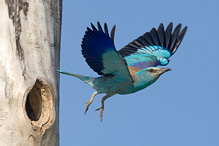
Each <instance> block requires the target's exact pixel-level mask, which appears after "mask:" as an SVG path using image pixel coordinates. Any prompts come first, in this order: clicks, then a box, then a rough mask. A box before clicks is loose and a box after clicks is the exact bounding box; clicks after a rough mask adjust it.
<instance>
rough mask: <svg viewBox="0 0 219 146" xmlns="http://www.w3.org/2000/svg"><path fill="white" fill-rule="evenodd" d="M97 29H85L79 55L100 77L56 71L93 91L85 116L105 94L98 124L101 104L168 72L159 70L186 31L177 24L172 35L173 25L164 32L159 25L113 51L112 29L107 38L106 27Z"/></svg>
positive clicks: (166, 69) (165, 69)
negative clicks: (93, 104) (96, 100)
mask: <svg viewBox="0 0 219 146" xmlns="http://www.w3.org/2000/svg"><path fill="white" fill-rule="evenodd" d="M97 26H98V29H97V28H96V27H95V26H94V25H93V24H91V27H92V29H90V28H87V31H86V32H85V35H84V38H83V41H82V45H81V47H82V54H83V56H84V58H85V60H86V62H87V63H88V65H89V66H90V67H91V68H92V69H93V70H94V71H95V72H97V73H98V74H99V75H101V76H100V77H97V78H95V77H88V76H82V75H77V74H73V73H68V72H63V71H59V72H60V73H63V74H66V75H71V76H74V77H77V78H79V79H80V80H82V81H84V82H85V83H87V84H88V85H90V86H91V87H92V88H93V89H95V90H96V91H95V92H94V93H93V94H92V97H91V99H90V101H88V102H87V106H86V108H85V113H86V112H87V110H88V108H89V106H90V104H91V103H92V101H93V99H94V97H95V96H96V95H97V94H101V93H106V95H105V96H104V97H103V98H102V100H101V103H102V106H101V107H100V108H99V109H97V110H100V117H101V120H102V115H103V110H104V101H105V100H106V99H107V98H109V97H111V96H113V95H115V94H130V93H134V92H137V91H139V90H142V89H144V88H146V87H148V86H149V85H151V84H153V83H154V82H155V81H156V80H157V79H158V78H159V77H160V75H162V74H163V73H165V72H167V71H169V70H170V69H169V68H159V67H157V66H165V65H167V64H168V63H169V58H170V57H171V56H172V55H173V54H174V53H175V52H176V50H177V49H178V47H179V45H180V43H181V41H182V39H183V37H184V35H185V33H186V30H187V27H185V28H184V29H183V30H182V31H180V30H181V24H179V25H177V26H176V28H175V29H174V31H173V33H172V28H173V24H172V23H170V24H169V25H168V26H167V29H166V30H164V27H163V24H160V26H159V27H158V29H157V30H156V29H155V28H153V29H151V31H150V32H146V33H145V34H144V35H142V36H140V37H139V38H137V39H136V40H134V41H132V42H131V43H129V44H128V45H126V46H125V47H123V48H122V49H121V50H119V51H116V49H115V46H114V33H115V26H114V27H113V28H112V31H111V35H109V32H108V28H107V25H106V24H104V29H102V27H101V25H100V23H99V22H98V23H97Z"/></svg>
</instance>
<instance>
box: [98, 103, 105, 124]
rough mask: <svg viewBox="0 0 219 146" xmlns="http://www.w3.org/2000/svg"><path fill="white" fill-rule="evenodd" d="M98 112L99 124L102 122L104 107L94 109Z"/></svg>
mask: <svg viewBox="0 0 219 146" xmlns="http://www.w3.org/2000/svg"><path fill="white" fill-rule="evenodd" d="M99 110H100V120H101V122H102V121H103V110H104V107H103V106H101V107H100V108H98V109H96V111H99Z"/></svg>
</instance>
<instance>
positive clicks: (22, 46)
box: [0, 0, 62, 146]
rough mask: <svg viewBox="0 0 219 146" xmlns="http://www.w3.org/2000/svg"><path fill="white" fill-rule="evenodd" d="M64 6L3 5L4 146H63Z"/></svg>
mask: <svg viewBox="0 0 219 146" xmlns="http://www.w3.org/2000/svg"><path fill="white" fill-rule="evenodd" d="M61 6H62V0H31V1H29V0H1V1H0V69H1V70H0V146H6V145H10V146H13V145H30V146H33V145H36V146H38V145H43V146H44V145H45V146H53V145H59V118H58V117H59V115H58V114H59V109H58V108H59V75H58V73H57V72H56V70H57V69H58V68H59V60H60V59H59V56H60V36H61Z"/></svg>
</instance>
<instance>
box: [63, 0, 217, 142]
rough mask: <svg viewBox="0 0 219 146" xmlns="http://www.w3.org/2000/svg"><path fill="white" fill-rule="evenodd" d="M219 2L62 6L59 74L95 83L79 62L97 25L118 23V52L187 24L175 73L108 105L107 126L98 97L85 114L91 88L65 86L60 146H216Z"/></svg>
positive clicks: (67, 82) (173, 63) (118, 0)
mask: <svg viewBox="0 0 219 146" xmlns="http://www.w3.org/2000/svg"><path fill="white" fill-rule="evenodd" d="M218 6H219V1H217V0H208V1H204V0H199V1H198V0H184V1H180V0H165V1H164V0H153V1H152V0H150V1H149V0H132V1H131V0H110V1H106V0H102V1H100V0H92V1H89V0H83V1H78V0H74V1H72V0H64V1H63V19H62V21H63V22H62V43H61V66H60V69H61V70H64V71H68V72H73V73H76V74H81V75H87V76H95V77H96V76H98V75H97V74H96V73H95V72H93V70H91V69H90V68H89V66H88V65H87V63H86V62H85V59H84V58H83V56H82V55H81V41H82V38H83V36H84V34H85V31H86V27H90V23H91V22H92V23H93V24H95V26H96V22H97V21H100V23H101V24H102V25H103V23H104V22H106V23H107V24H108V28H109V29H110V30H111V28H112V27H113V25H115V24H116V32H115V46H116V48H117V50H119V49H121V48H122V47H124V46H125V45H127V44H128V43H129V42H131V41H133V40H134V39H136V38H137V37H139V36H140V35H143V34H144V33H145V32H147V31H150V30H151V28H153V27H155V28H158V26H159V24H160V23H164V26H165V28H166V26H167V25H168V24H169V23H170V22H173V25H174V27H175V26H176V25H177V24H178V23H182V27H185V26H188V30H187V33H186V35H185V37H184V39H183V41H182V43H181V45H180V47H179V49H178V51H177V52H176V53H175V54H174V55H173V56H172V57H171V58H170V63H169V65H168V66H166V67H169V68H171V69H172V71H171V72H168V73H166V74H164V75H162V76H161V77H160V79H159V80H157V82H156V83H154V84H153V85H151V86H150V87H148V88H146V89H144V90H142V91H140V92H137V93H134V94H130V95H115V96H113V97H111V98H109V99H108V100H106V102H105V110H104V114H103V122H102V123H101V122H100V118H99V112H95V109H96V108H99V107H100V106H101V98H102V97H103V96H104V94H101V95H98V96H96V98H95V99H94V101H93V103H92V105H91V106H90V108H89V111H88V112H87V114H86V115H84V109H85V106H86V104H85V101H88V100H89V99H90V97H91V94H92V93H93V92H94V90H93V89H92V88H90V87H89V86H88V85H86V84H85V83H83V82H82V81H80V80H78V79H77V78H73V77H70V76H65V75H61V78H60V79H61V81H60V145H61V146H218V145H219V68H218V67H219V65H218V63H219V57H218V55H219V46H218V44H217V43H219V9H218Z"/></svg>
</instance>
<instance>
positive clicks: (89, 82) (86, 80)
mask: <svg viewBox="0 0 219 146" xmlns="http://www.w3.org/2000/svg"><path fill="white" fill-rule="evenodd" d="M57 71H58V72H59V73H62V74H65V75H69V76H73V77H76V78H78V79H80V80H82V81H84V82H85V83H87V84H88V85H90V86H91V87H93V80H94V78H93V77H87V76H82V75H78V74H74V73H70V72H65V71H61V70H57Z"/></svg>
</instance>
